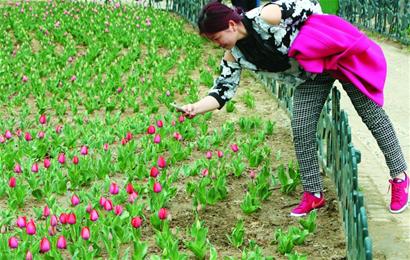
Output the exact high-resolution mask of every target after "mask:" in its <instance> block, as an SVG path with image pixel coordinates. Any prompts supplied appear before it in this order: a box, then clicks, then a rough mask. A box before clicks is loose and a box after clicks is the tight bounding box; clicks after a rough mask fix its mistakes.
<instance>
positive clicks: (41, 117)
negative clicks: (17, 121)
mask: <svg viewBox="0 0 410 260" xmlns="http://www.w3.org/2000/svg"><path fill="white" fill-rule="evenodd" d="M39 122H40V124H42V125H44V124H45V123H47V118H46V115H44V114H42V115H41V116H40V119H39Z"/></svg>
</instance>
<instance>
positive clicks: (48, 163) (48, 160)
mask: <svg viewBox="0 0 410 260" xmlns="http://www.w3.org/2000/svg"><path fill="white" fill-rule="evenodd" d="M43 165H44V168H46V169H48V168H49V167H50V165H51V161H50V159H49V158H45V159H44V163H43Z"/></svg>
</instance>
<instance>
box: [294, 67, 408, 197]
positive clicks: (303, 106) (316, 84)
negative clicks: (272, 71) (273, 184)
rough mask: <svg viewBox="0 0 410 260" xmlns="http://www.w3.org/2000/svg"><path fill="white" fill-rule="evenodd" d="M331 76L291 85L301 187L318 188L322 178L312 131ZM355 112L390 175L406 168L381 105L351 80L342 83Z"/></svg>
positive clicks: (326, 94)
mask: <svg viewBox="0 0 410 260" xmlns="http://www.w3.org/2000/svg"><path fill="white" fill-rule="evenodd" d="M334 81H335V79H333V78H332V77H330V75H328V74H320V75H317V76H316V77H315V79H311V80H308V81H306V82H304V83H302V84H300V85H298V86H297V87H296V89H295V93H294V96H293V115H292V122H291V124H292V132H293V142H294V145H295V151H296V158H297V160H298V163H299V168H300V174H301V177H302V185H303V189H304V191H308V192H321V191H323V182H322V178H321V176H320V170H319V159H318V154H317V144H316V131H317V124H318V121H319V116H320V113H321V111H322V108H323V105H324V103H325V101H326V99H327V97H328V95H329V93H330V90H331V88H332V85H333V83H334ZM342 85H343V89H344V90H345V91H346V92H347V94H348V96H349V98H350V99H351V101H352V103H353V106H354V107H355V109H356V111H357V113H358V114H359V115H360V117H361V118H362V121H363V122H364V123H365V124H366V126H367V127H368V128H369V130H370V131H371V133H372V134H373V136H374V138H375V139H376V141H377V144H378V145H379V147H380V149H381V151H382V152H383V154H384V156H385V159H386V163H387V166H388V167H389V169H390V176H391V177H392V178H394V177H395V176H397V175H398V174H400V173H401V172H403V171H405V170H407V165H406V162H405V160H404V156H403V153H402V151H401V148H400V144H399V142H398V139H397V137H396V134H395V132H394V129H393V125H392V123H391V122H390V119H389V117H388V116H387V114H386V113H385V112H384V110H383V108H381V107H379V106H378V105H376V104H375V103H374V102H373V101H372V100H370V99H369V98H368V97H367V96H365V95H364V94H363V93H362V92H360V90H358V89H357V88H356V87H355V86H354V85H353V84H351V83H342Z"/></svg>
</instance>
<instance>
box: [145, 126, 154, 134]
mask: <svg viewBox="0 0 410 260" xmlns="http://www.w3.org/2000/svg"><path fill="white" fill-rule="evenodd" d="M147 133H148V134H150V135H152V134H155V126H153V125H150V126H149V127H148V129H147Z"/></svg>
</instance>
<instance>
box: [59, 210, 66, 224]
mask: <svg viewBox="0 0 410 260" xmlns="http://www.w3.org/2000/svg"><path fill="white" fill-rule="evenodd" d="M67 218H68V215H67V214H66V213H61V214H60V218H59V219H60V223H61V224H63V225H64V224H67Z"/></svg>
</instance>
